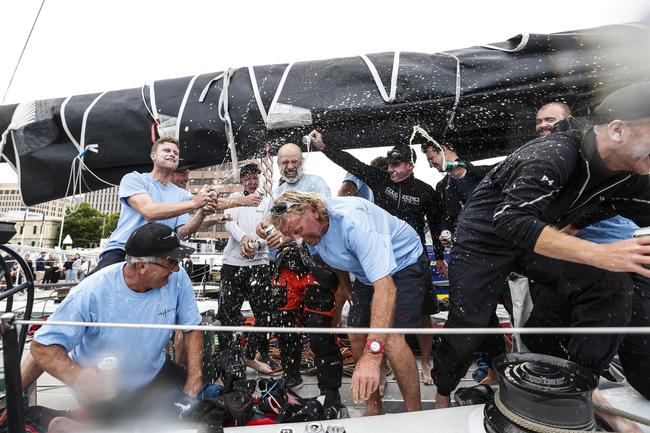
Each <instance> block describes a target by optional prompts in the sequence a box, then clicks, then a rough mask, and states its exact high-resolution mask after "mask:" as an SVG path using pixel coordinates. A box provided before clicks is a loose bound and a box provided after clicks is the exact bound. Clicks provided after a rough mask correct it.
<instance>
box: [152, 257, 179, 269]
mask: <svg viewBox="0 0 650 433" xmlns="http://www.w3.org/2000/svg"><path fill="white" fill-rule="evenodd" d="M167 261H168V262H169V263H168V264H167V265H163V264H162V263H155V262H154V263H147V264H148V265H154V266H158V267H159V268H163V269H165V270H166V271H170V272H173V271H174V269H176V267H177V266H179V263H178V260H170V259H167Z"/></svg>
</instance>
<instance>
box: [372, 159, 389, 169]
mask: <svg viewBox="0 0 650 433" xmlns="http://www.w3.org/2000/svg"><path fill="white" fill-rule="evenodd" d="M370 165H371V166H373V167H377V168H381V169H382V170H384V171H386V170H388V161H387V160H386V157H385V156H378V157H377V158H375V159H373V160H372V161H370Z"/></svg>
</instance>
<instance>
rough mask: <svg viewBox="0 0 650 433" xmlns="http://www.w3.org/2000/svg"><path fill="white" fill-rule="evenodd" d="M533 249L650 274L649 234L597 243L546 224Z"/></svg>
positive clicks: (570, 260)
mask: <svg viewBox="0 0 650 433" xmlns="http://www.w3.org/2000/svg"><path fill="white" fill-rule="evenodd" d="M535 252H536V253H537V254H541V255H543V256H546V257H551V258H554V259H560V260H565V261H568V262H575V263H582V264H585V265H590V266H594V267H597V268H601V269H605V270H608V271H612V272H636V273H637V274H639V275H642V276H644V277H647V278H650V269H646V268H644V267H643V265H650V236H646V237H640V238H632V239H626V240H624V241H618V242H612V243H609V244H596V243H594V242H589V241H585V240H583V239H580V238H577V237H575V236H570V235H568V234H565V233H562V232H560V231H558V230H556V229H554V228H553V227H551V226H546V227H545V228H544V229H543V230H542V232H541V233H540V235H539V237H538V238H537V242H536V243H535Z"/></svg>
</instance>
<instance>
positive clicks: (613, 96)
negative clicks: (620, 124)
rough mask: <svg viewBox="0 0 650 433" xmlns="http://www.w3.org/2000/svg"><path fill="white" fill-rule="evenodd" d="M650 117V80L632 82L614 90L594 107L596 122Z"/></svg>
mask: <svg viewBox="0 0 650 433" xmlns="http://www.w3.org/2000/svg"><path fill="white" fill-rule="evenodd" d="M642 117H650V82H644V83H637V84H632V85H631V86H627V87H623V88H622V89H618V90H616V91H615V92H612V93H610V94H609V96H607V97H606V98H605V99H603V102H601V103H600V105H598V107H596V108H595V109H594V123H595V124H596V125H602V124H604V123H609V122H611V121H613V120H636V119H640V118H642Z"/></svg>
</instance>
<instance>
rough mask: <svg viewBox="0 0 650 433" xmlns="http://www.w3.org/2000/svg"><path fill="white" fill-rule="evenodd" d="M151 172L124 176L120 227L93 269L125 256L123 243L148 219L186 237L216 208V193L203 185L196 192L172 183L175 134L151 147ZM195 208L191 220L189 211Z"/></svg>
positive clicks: (176, 151)
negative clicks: (193, 192)
mask: <svg viewBox="0 0 650 433" xmlns="http://www.w3.org/2000/svg"><path fill="white" fill-rule="evenodd" d="M150 156H151V161H152V162H153V169H152V170H151V173H138V172H135V171H134V172H132V173H129V174H127V175H126V176H124V177H123V178H122V181H121V182H120V187H119V191H118V194H119V198H120V203H121V204H122V208H121V209H120V219H119V220H118V222H117V227H116V228H115V230H114V231H113V233H112V234H111V236H110V238H109V239H108V242H107V243H106V246H105V247H104V249H103V251H102V253H101V255H100V259H99V263H97V266H96V267H95V270H94V271H93V272H97V271H98V270H100V269H102V268H103V267H105V266H108V265H111V264H113V263H118V262H121V261H123V260H124V255H125V253H124V243H125V242H126V239H127V238H128V236H129V235H130V234H131V232H132V231H133V230H135V229H136V228H137V227H140V226H141V225H143V224H145V223H147V222H153V221H156V222H159V223H161V224H165V225H167V226H169V227H170V228H172V229H174V230H177V232H178V235H179V237H180V238H181V239H187V238H188V237H189V236H190V235H191V234H192V233H194V232H195V231H196V230H197V229H198V228H199V227H200V226H201V223H202V222H203V220H204V218H205V216H206V214H207V213H213V212H214V211H215V210H216V209H217V194H216V192H214V191H211V187H210V185H204V186H203V187H202V188H201V190H200V191H199V192H198V193H197V194H196V195H194V196H192V195H191V194H190V193H189V192H187V191H185V190H184V189H181V188H179V187H177V186H176V185H174V183H172V175H173V173H174V170H176V168H177V167H178V161H179V146H178V140H177V139H175V138H174V137H161V138H159V139H158V140H156V141H155V142H154V144H153V146H152V147H151V154H150ZM194 209H196V214H195V215H194V217H193V218H192V219H191V220H190V217H189V216H188V215H187V213H188V212H189V211H191V210H194Z"/></svg>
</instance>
